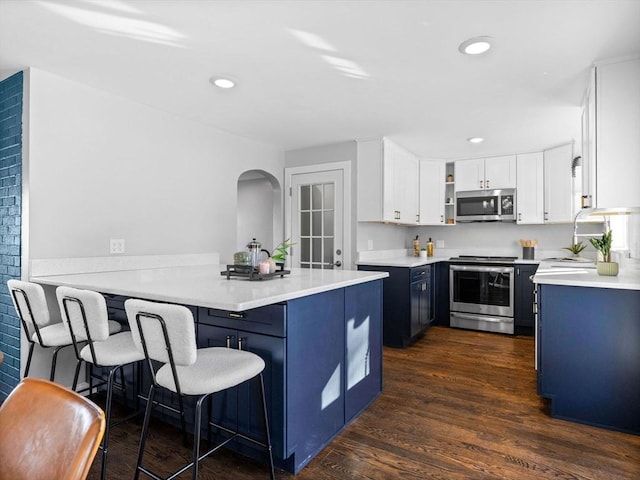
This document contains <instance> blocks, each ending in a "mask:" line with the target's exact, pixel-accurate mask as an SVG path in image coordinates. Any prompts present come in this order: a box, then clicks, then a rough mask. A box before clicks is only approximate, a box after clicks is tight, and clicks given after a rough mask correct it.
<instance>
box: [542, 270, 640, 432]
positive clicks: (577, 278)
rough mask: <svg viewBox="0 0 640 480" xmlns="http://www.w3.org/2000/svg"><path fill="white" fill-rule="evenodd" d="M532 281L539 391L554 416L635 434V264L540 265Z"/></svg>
mask: <svg viewBox="0 0 640 480" xmlns="http://www.w3.org/2000/svg"><path fill="white" fill-rule="evenodd" d="M534 282H535V283H536V284H537V295H538V322H537V333H536V340H537V347H536V353H537V359H536V364H537V369H538V394H539V395H540V396H542V397H544V398H547V399H549V400H550V401H551V415H552V416H554V417H557V418H562V419H565V420H571V421H575V422H579V423H585V424H588V425H593V426H598V427H604V428H609V429H613V430H619V431H623V432H628V433H633V434H636V435H638V434H640V381H638V379H640V266H639V265H637V264H632V263H628V264H626V265H622V266H621V268H620V273H619V275H618V276H616V277H607V276H599V275H598V274H597V273H596V270H595V266H594V265H588V266H584V265H570V264H567V263H548V262H543V263H542V264H541V265H540V267H539V269H538V271H537V273H536V275H535V276H534Z"/></svg>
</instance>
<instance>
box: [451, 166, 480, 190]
mask: <svg viewBox="0 0 640 480" xmlns="http://www.w3.org/2000/svg"><path fill="white" fill-rule="evenodd" d="M455 170H456V178H455V180H456V192H468V191H469V190H481V189H482V188H484V158H475V159H473V160H459V161H457V162H455Z"/></svg>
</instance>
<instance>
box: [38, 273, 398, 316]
mask: <svg viewBox="0 0 640 480" xmlns="http://www.w3.org/2000/svg"><path fill="white" fill-rule="evenodd" d="M190 269H191V270H190ZM222 270H223V268H221V267H218V268H216V269H214V270H211V271H207V272H205V274H203V273H202V271H197V270H196V269H194V268H193V267H168V268H164V269H140V270H127V271H115V272H93V273H86V274H82V273H80V274H62V275H47V276H34V277H31V278H30V281H32V282H35V283H40V284H43V285H51V286H60V285H64V286H70V287H74V288H83V289H88V290H94V291H99V292H101V293H104V294H109V295H121V296H126V297H134V298H144V299H148V300H154V301H160V302H167V303H177V304H182V305H193V306H197V307H206V308H215V309H219V310H229V311H236V312H240V311H245V310H250V309H253V308H258V307H263V306H266V305H272V304H276V303H281V302H285V301H288V300H294V299H296V298H301V297H305V296H309V295H314V294H318V293H323V292H327V291H330V290H336V289H339V288H346V287H350V286H354V285H358V284H362V283H367V282H370V281H374V280H381V279H383V278H385V277H388V276H389V274H388V273H387V272H368V271H357V270H344V271H334V272H336V273H335V274H331V275H332V276H333V277H334V278H331V279H327V280H325V279H323V278H322V274H321V273H319V272H322V271H321V270H318V271H306V272H305V271H304V270H302V269H297V273H298V275H297V276H292V277H284V278H282V279H278V278H274V279H268V280H260V281H249V280H246V279H237V278H231V279H225V278H224V276H222V275H220V271H222ZM160 271H162V272H163V273H164V274H165V277H164V278H171V277H170V275H171V273H172V272H175V273H176V275H177V276H178V274H179V278H181V279H182V278H183V277H184V278H185V279H186V280H185V281H191V282H193V285H197V286H198V287H200V288H201V290H200V292H201V293H200V295H198V294H197V292H198V288H194V289H193V290H191V289H189V288H182V289H181V290H179V291H177V293H173V291H174V290H173V289H172V288H171V285H170V284H165V283H166V282H165V283H163V282H159V283H154V282H153V280H151V281H144V282H141V281H140V280H139V277H140V275H145V274H149V275H154V274H155V273H154V272H160ZM190 273H191V277H192V278H191V279H189V277H190V275H189V274H190ZM167 274H168V275H167ZM203 275H204V276H203ZM340 276H343V277H344V278H339V277H340ZM336 277H337V278H336ZM206 282H209V283H208V284H207V285H209V286H210V287H211V289H210V290H211V291H210V292H209V291H206V293H202V284H203V283H206ZM225 282H230V283H225ZM262 282H264V283H262ZM272 282H283V283H282V284H280V285H281V286H282V287H283V288H282V292H278V293H273V292H266V293H264V294H261V292H259V291H258V292H256V287H260V286H262V285H264V286H265V287H267V288H269V287H273V286H274V285H278V284H277V283H272ZM216 287H217V288H218V289H219V290H220V291H218V292H216V291H215V288H216ZM271 290H273V289H272V288H271ZM224 297H227V299H224Z"/></svg>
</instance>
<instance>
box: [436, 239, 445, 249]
mask: <svg viewBox="0 0 640 480" xmlns="http://www.w3.org/2000/svg"><path fill="white" fill-rule="evenodd" d="M436 248H444V240H436Z"/></svg>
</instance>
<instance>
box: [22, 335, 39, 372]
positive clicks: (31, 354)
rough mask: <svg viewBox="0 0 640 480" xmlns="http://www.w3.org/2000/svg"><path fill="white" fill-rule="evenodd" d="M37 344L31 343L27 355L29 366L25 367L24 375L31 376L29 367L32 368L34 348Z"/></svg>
mask: <svg viewBox="0 0 640 480" xmlns="http://www.w3.org/2000/svg"><path fill="white" fill-rule="evenodd" d="M35 346H36V344H35V343H33V342H30V343H29V356H28V357H27V366H26V367H25V369H24V376H25V377H28V376H29V369H30V368H31V358H32V357H33V348H34V347H35Z"/></svg>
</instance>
